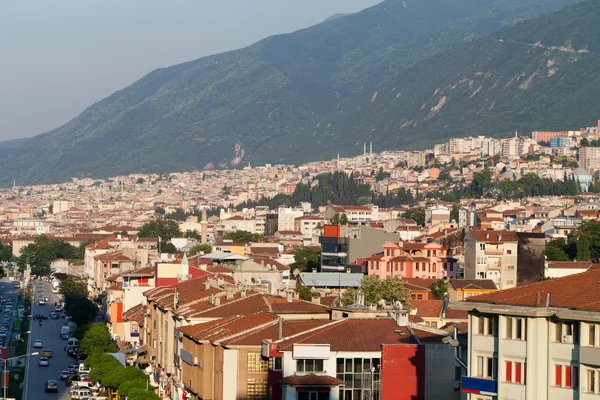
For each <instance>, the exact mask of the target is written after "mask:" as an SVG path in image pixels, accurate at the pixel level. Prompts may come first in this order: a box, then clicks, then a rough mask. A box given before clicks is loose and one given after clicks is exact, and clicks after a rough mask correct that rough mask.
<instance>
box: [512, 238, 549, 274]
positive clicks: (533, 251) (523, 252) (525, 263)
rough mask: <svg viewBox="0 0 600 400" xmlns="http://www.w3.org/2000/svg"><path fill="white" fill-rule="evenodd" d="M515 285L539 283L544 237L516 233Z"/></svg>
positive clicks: (541, 272)
mask: <svg viewBox="0 0 600 400" xmlns="http://www.w3.org/2000/svg"><path fill="white" fill-rule="evenodd" d="M517 241H518V250H517V252H518V258H517V285H525V284H528V283H533V282H537V281H539V279H540V278H541V277H543V276H544V266H545V258H546V235H545V234H544V233H530V232H517Z"/></svg>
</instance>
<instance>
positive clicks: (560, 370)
mask: <svg viewBox="0 0 600 400" xmlns="http://www.w3.org/2000/svg"><path fill="white" fill-rule="evenodd" d="M554 386H557V387H563V388H567V389H577V388H578V386H579V367H574V366H571V365H559V364H556V365H554Z"/></svg>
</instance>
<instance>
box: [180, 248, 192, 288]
mask: <svg viewBox="0 0 600 400" xmlns="http://www.w3.org/2000/svg"><path fill="white" fill-rule="evenodd" d="M179 272H180V274H179V280H180V281H187V280H188V276H189V274H190V263H189V261H188V258H187V253H185V254H184V255H183V260H181V268H180V270H179Z"/></svg>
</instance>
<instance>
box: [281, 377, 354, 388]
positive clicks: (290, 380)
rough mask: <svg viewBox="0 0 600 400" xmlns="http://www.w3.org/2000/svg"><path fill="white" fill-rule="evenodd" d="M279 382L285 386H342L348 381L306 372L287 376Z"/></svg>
mask: <svg viewBox="0 0 600 400" xmlns="http://www.w3.org/2000/svg"><path fill="white" fill-rule="evenodd" d="M279 383H280V384H281V385H283V386H341V385H344V384H345V383H346V382H344V381H343V380H341V379H337V378H334V377H333V376H329V375H316V374H306V375H290V376H286V377H285V378H283V379H281V380H280V381H279Z"/></svg>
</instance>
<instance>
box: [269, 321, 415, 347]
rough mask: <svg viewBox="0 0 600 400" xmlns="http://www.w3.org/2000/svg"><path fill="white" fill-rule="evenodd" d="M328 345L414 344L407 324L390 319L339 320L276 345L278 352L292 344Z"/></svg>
mask: <svg viewBox="0 0 600 400" xmlns="http://www.w3.org/2000/svg"><path fill="white" fill-rule="evenodd" d="M300 343H305V344H329V345H330V349H331V351H381V345H382V344H394V343H404V344H416V341H415V340H414V339H413V337H412V335H411V333H410V331H409V330H408V328H407V327H402V326H398V324H397V323H396V322H395V321H394V320H392V319H391V318H381V319H342V320H338V321H334V322H332V323H331V324H328V325H325V326H323V327H322V328H319V329H316V330H314V331H312V332H308V333H305V334H302V335H299V336H296V337H294V338H291V339H287V340H284V341H281V342H280V343H279V344H278V346H277V347H278V348H279V350H280V351H289V350H292V347H293V345H294V344H300Z"/></svg>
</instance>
